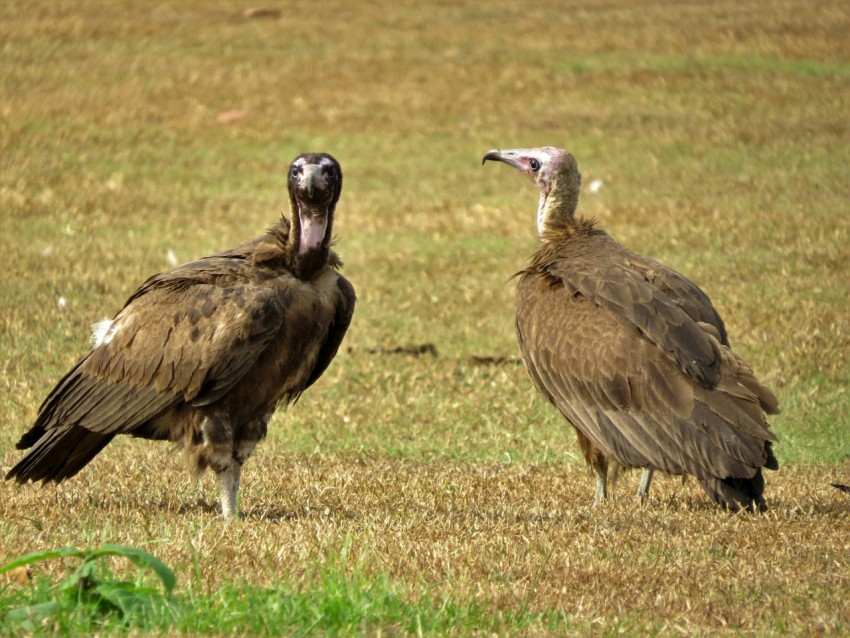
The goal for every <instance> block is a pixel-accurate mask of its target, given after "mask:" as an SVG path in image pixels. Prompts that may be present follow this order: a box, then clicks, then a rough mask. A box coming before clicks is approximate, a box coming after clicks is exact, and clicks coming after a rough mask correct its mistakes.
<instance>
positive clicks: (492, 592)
mask: <svg viewBox="0 0 850 638" xmlns="http://www.w3.org/2000/svg"><path fill="white" fill-rule="evenodd" d="M164 452H165V448H164V446H152V445H146V444H144V443H141V442H125V441H121V442H118V443H116V445H115V446H114V449H111V450H109V451H108V452H106V453H104V454H103V455H102V458H100V459H98V461H97V462H96V464H95V465H94V466H93V467H92V468H90V469H89V470H87V472H86V475H85V480H84V484H83V485H81V484H80V483H79V482H78V483H68V484H65V485H62V486H59V487H57V488H53V487H50V488H47V489H37V488H33V487H29V488H19V487H16V486H12V485H8V484H3V485H2V488H0V490H2V495H0V516H2V519H3V520H4V521H6V527H5V530H6V531H5V534H4V535H3V537H2V540H1V541H0V555H7V556H13V555H17V554H19V553H23V552H25V551H29V550H32V549H34V548H42V547H52V546H56V545H66V544H71V545H78V546H86V545H89V544H94V543H98V542H100V541H102V540H108V541H109V542H113V543H124V544H130V545H134V546H140V547H143V548H145V549H147V550H148V551H151V552H153V553H155V554H156V555H158V556H159V557H160V558H161V559H162V560H164V561H165V562H166V563H167V564H169V565H171V566H172V567H174V568H175V569H176V570H177V572H178V574H180V575H181V580H182V581H183V583H184V585H185V582H186V580H187V579H190V580H191V582H192V587H193V588H194V589H195V590H196V591H199V590H200V591H209V592H212V591H214V590H215V589H216V588H217V587H218V586H220V585H221V584H223V583H229V582H234V581H235V582H240V581H242V580H244V581H246V582H250V583H252V584H257V585H265V584H269V585H273V584H275V583H276V582H279V580H281V579H282V578H293V579H295V580H296V582H297V581H298V579H299V578H303V577H305V576H306V572H308V571H309V570H310V569H311V568H312V567H313V566H315V565H316V564H321V563H322V561H324V560H325V559H326V556H327V552H328V549H329V548H337V549H338V548H339V547H341V545H342V543H343V540H344V539H345V538H346V537H350V539H351V542H352V545H351V554H350V560H351V562H352V564H353V563H354V562H356V561H359V560H364V559H365V564H366V568H367V569H368V571H369V572H370V573H375V574H377V573H387V574H389V576H390V577H391V579H392V582H393V583H394V584H395V585H396V586H398V587H399V588H400V591H401V592H402V594H403V595H404V596H408V597H411V598H416V597H417V596H418V595H420V594H421V592H423V591H427V592H429V593H431V594H433V595H435V596H438V597H446V598H450V599H455V600H475V601H478V602H481V603H482V604H485V605H489V606H492V608H493V610H494V612H495V611H496V610H503V611H504V610H506V609H516V608H519V607H521V606H523V605H527V609H528V610H529V611H531V612H537V611H540V612H545V611H549V610H561V611H562V612H563V613H564V614H566V615H567V616H568V617H569V618H571V619H573V621H574V622H584V623H589V624H590V625H591V626H598V628H599V629H600V630H605V629H607V630H612V629H613V628H615V627H617V625H618V623H624V624H625V626H626V627H632V630H636V629H637V628H638V627H654V628H655V630H656V631H661V632H662V633H667V632H674V633H675V632H678V631H679V630H681V631H684V632H687V633H693V632H698V631H706V632H709V631H710V632H714V631H717V630H721V629H723V628H726V629H738V630H740V631H743V632H745V633H750V632H755V633H763V632H768V633H771V632H773V631H780V632H781V631H782V629H783V628H786V629H789V630H791V631H792V632H794V633H796V631H798V630H802V629H803V628H805V631H806V632H810V631H811V632H827V633H835V632H839V631H843V630H846V629H847V626H848V625H847V623H848V620H850V601H848V599H847V596H846V592H847V590H848V587H850V564H849V563H848V556H850V537H848V533H847V532H848V529H850V498H848V497H847V495H846V494H843V493H840V492H839V491H838V490H835V489H833V488H832V487H830V486H829V485H828V482H829V481H830V480H834V477H835V473H836V470H835V468H824V467H816V466H815V467H809V468H806V469H800V468H794V467H791V468H784V469H783V471H782V472H780V473H778V474H776V475H773V474H771V475H770V477H769V485H768V493H769V503H770V506H771V509H770V511H769V512H768V513H767V514H765V515H762V516H751V515H739V516H732V515H729V514H726V513H723V512H721V511H719V510H717V509H716V508H715V507H713V506H711V505H710V504H709V502H708V501H707V499H706V498H705V496H704V495H703V494H702V492H701V490H700V488H699V487H698V486H697V485H696V484H695V482H693V481H691V482H689V483H686V484H684V485H683V484H682V482H681V480H679V479H672V478H660V479H659V480H658V481H657V482H656V484H655V485H654V486H653V495H652V498H651V499H650V501H649V502H648V503H647V504H646V505H644V506H643V507H641V506H639V505H638V504H637V503H636V501H635V500H634V498H633V497H632V496H631V491H632V489H633V488H634V487H635V486H634V485H632V483H635V482H636V479H637V476H636V475H632V476H627V477H626V478H625V479H624V481H623V483H622V484H621V485H620V486H619V489H618V490H617V495H616V498H614V499H613V500H611V501H610V502H608V503H606V504H605V505H604V506H602V507H599V508H596V509H594V508H591V507H589V503H590V501H591V496H592V481H591V478H590V476H589V475H588V473H587V472H586V471H584V470H583V469H582V468H581V467H580V466H578V465H577V464H569V465H565V464H562V463H543V464H534V463H514V464H500V463H493V462H490V463H481V462H457V461H452V460H448V459H435V460H430V461H426V460H415V459H392V458H387V457H385V456H381V455H378V454H373V453H369V452H364V453H361V454H334V455H325V454H302V455H291V454H283V455H280V454H273V453H272V452H271V451H270V450H268V449H267V450H266V451H265V452H264V453H262V452H261V453H260V454H259V457H258V458H256V459H254V460H252V463H251V465H250V466H249V467H250V470H249V471H247V473H246V477H245V486H244V487H245V496H244V499H243V508H244V510H245V518H244V520H242V521H236V522H232V523H227V524H225V523H223V522H222V520H221V519H220V518H218V517H217V515H216V510H217V504H216V503H215V499H214V498H212V492H213V489H214V487H213V485H212V481H211V480H206V481H203V485H202V489H201V491H198V489H196V488H195V487H193V485H192V484H191V482H190V481H189V480H188V479H187V478H185V477H184V476H181V475H180V470H181V468H180V462H179V455H176V454H175V455H171V456H169V455H167V454H165V453H164ZM5 460H6V461H8V459H5ZM118 463H120V464H121V469H120V471H118V472H116V471H115V467H116V464H118ZM157 476H167V477H169V479H168V480H156V478H155V477H157ZM81 478H82V477H81ZM83 486H84V488H85V489H81V488H82V487H83ZM624 492H628V493H624ZM190 575H191V576H190Z"/></svg>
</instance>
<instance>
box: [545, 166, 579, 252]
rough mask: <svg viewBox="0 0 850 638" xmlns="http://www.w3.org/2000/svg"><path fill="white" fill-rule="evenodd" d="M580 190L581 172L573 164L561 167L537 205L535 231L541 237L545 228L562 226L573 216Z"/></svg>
mask: <svg viewBox="0 0 850 638" xmlns="http://www.w3.org/2000/svg"><path fill="white" fill-rule="evenodd" d="M580 192H581V174H580V173H579V172H578V167H577V166H575V165H574V164H573V165H572V166H567V167H565V169H562V170H561V171H560V172H559V173H558V174H557V175H555V176H554V177H553V179H552V183H551V184H550V185H549V188H548V189H547V190H546V191H542V192H541V193H540V202H539V203H538V205H537V233H538V235H539V236H540V239H543V237H544V235H545V234H546V231H547V229H549V228H554V227H559V226H562V225H563V224H564V223H565V222H569V221H570V220H572V219H573V218H574V217H575V213H576V208H577V207H578V198H579V193H580Z"/></svg>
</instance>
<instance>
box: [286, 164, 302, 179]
mask: <svg viewBox="0 0 850 638" xmlns="http://www.w3.org/2000/svg"><path fill="white" fill-rule="evenodd" d="M299 172H301V169H299V168H298V167H297V166H293V167H292V170H291V171H289V175H290V177H298V173H299Z"/></svg>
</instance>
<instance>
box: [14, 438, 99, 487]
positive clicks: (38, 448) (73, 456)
mask: <svg viewBox="0 0 850 638" xmlns="http://www.w3.org/2000/svg"><path fill="white" fill-rule="evenodd" d="M114 436H115V435H114V434H99V433H97V432H92V431H91V430H87V429H85V428H82V427H79V426H76V425H72V426H70V427H57V428H51V429H50V430H47V431H45V430H44V429H43V428H41V427H39V426H36V427H34V428H33V429H32V430H30V431H29V432H27V433H26V434H24V436H23V437H22V438H21V440H20V441H19V442H18V445H17V447H18V448H19V449H22V448H29V447H31V448H32V449H31V450H30V451H29V452H28V453H27V455H26V456H25V457H24V458H22V459H21V460H20V461H19V462H18V464H17V465H15V467H13V468H12V469H11V470H9V472H8V473H7V474H6V480H9V479H15V480H16V481H18V483H26V482H27V481H56V482H57V483H58V482H59V481H64V480H65V479H67V478H71V477H72V476H74V475H75V474H76V473H77V472H79V471H80V470H81V469H83V468H84V467H85V466H86V464H87V463H88V462H89V461H91V460H92V459H93V458H94V457H95V456H96V455H97V453H98V452H100V451H101V450H102V449H103V448H104V447H105V446H106V444H107V443H109V442H110V441H111V440H112V438H113V437H114Z"/></svg>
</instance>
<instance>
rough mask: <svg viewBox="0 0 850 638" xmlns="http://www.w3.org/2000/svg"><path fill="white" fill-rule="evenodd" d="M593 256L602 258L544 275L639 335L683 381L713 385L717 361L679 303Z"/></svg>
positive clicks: (569, 263)
mask: <svg viewBox="0 0 850 638" xmlns="http://www.w3.org/2000/svg"><path fill="white" fill-rule="evenodd" d="M605 239H606V240H607V237H606V238H605ZM608 241H610V240H608ZM600 248H601V249H605V248H607V246H602V247H600ZM598 255H599V256H601V257H602V258H593V259H586V258H581V257H578V258H564V259H561V260H559V261H557V262H555V263H553V264H552V265H550V266H549V267H548V268H547V272H548V274H549V275H550V276H551V277H553V278H554V279H555V280H558V281H560V282H561V283H562V284H563V286H564V289H565V293H566V294H567V295H575V294H579V295H581V296H582V297H584V298H585V299H587V300H589V301H591V302H593V303H594V304H597V305H599V306H601V307H602V308H605V309H606V310H608V311H609V313H610V316H611V317H613V318H614V319H615V320H616V321H618V322H619V323H620V324H621V325H622V326H623V328H625V329H627V330H628V329H632V330H634V329H637V330H639V331H640V333H641V334H643V335H644V336H646V338H647V339H649V340H650V341H651V342H652V343H653V344H655V345H656V346H657V347H658V348H660V349H661V350H662V351H663V352H664V353H666V354H667V356H668V357H670V358H671V359H672V360H673V361H675V362H676V364H677V365H678V366H679V367H680V368H681V369H682V370H683V371H684V372H685V373H687V374H688V376H690V377H691V378H693V379H694V380H696V381H698V382H699V383H701V384H702V385H704V386H706V387H713V386H715V385H716V384H717V382H718V381H719V379H720V356H719V353H718V351H717V348H716V347H715V346H714V345H713V343H712V339H710V337H709V335H708V333H706V331H705V330H703V329H702V328H700V326H699V325H698V324H697V322H696V321H694V319H693V318H692V317H691V316H690V315H689V314H688V313H687V312H685V310H684V309H683V308H682V306H681V305H680V304H679V303H677V302H676V301H675V300H674V299H671V298H670V297H668V296H667V295H666V294H664V293H663V292H662V291H661V290H660V289H659V288H657V287H656V286H654V285H652V284H650V283H649V282H648V281H647V280H646V279H645V278H644V277H643V276H642V275H641V274H639V273H638V272H636V271H635V270H633V269H631V268H629V267H628V266H627V265H626V264H625V263H622V261H621V260H618V259H616V255H610V254H609V255H608V256H607V258H606V256H605V254H604V253H599V254H598Z"/></svg>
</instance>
